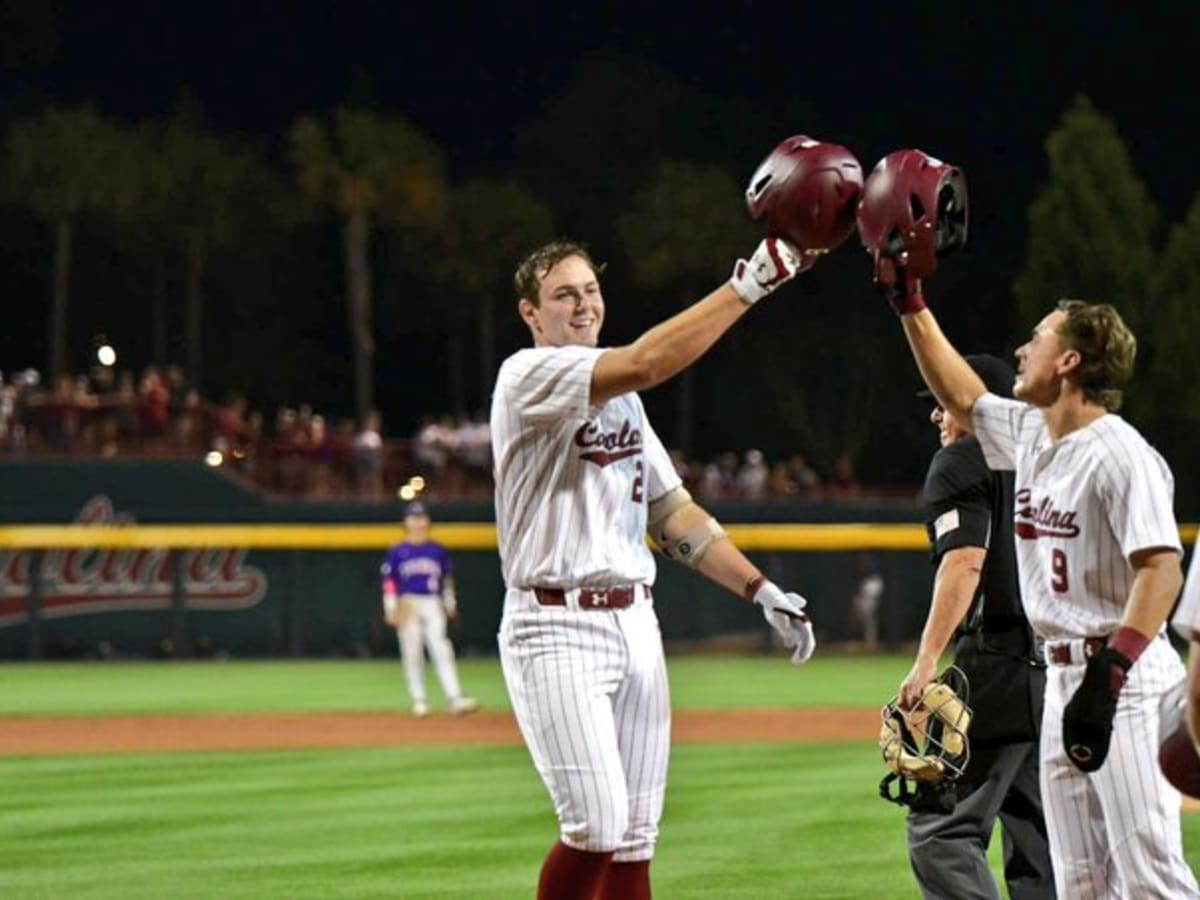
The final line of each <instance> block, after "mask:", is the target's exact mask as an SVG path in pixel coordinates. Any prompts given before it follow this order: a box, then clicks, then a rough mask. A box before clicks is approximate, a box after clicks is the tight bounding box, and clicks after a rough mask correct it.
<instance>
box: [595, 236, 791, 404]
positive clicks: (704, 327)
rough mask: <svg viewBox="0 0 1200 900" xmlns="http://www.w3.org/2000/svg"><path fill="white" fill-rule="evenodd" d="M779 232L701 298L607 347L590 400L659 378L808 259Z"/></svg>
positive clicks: (688, 360)
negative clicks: (622, 342)
mask: <svg viewBox="0 0 1200 900" xmlns="http://www.w3.org/2000/svg"><path fill="white" fill-rule="evenodd" d="M811 262H812V260H811V258H810V257H808V256H806V255H805V254H802V253H801V252H800V251H799V250H796V249H795V248H794V247H792V245H791V244H789V243H787V242H786V241H784V240H782V239H780V238H773V237H772V238H766V239H764V240H763V241H762V243H760V244H759V245H758V249H757V250H755V251H754V254H753V255H752V256H751V257H750V259H749V260H738V261H737V264H736V265H735V266H734V270H733V277H732V278H731V279H730V280H729V281H728V282H727V283H725V284H723V285H721V286H720V287H719V288H717V289H716V290H715V291H713V292H712V293H711V294H709V295H708V296H707V297H705V298H704V299H703V300H701V301H699V302H698V303H695V304H693V305H692V306H689V307H688V308H687V309H685V310H683V312H680V313H677V314H676V315H674V316H672V317H671V318H669V319H667V320H666V321H665V322H661V323H659V324H658V325H655V326H654V327H653V328H651V329H650V330H649V331H647V332H646V333H645V334H643V335H642V336H641V337H639V338H638V339H637V340H636V341H634V342H633V343H632V344H627V345H626V346H624V347H614V348H613V349H611V350H606V351H605V352H604V353H602V354H601V355H600V358H599V359H597V360H596V365H595V367H594V368H593V369H592V391H591V403H592V405H593V406H599V405H601V404H603V403H604V402H606V401H608V400H610V399H612V398H613V397H617V396H620V395H621V394H627V393H629V392H630V391H642V390H646V389H647V388H652V387H655V386H656V385H659V384H662V383H663V382H664V381H666V380H667V379H669V378H672V377H674V376H675V375H677V374H679V373H680V372H682V371H683V370H684V369H686V368H687V367H688V366H690V365H691V364H692V363H694V362H695V361H696V360H697V359H699V358H700V357H701V356H703V355H704V354H705V353H707V352H708V350H709V348H710V347H712V345H713V344H715V343H716V342H717V339H718V338H720V337H721V335H723V334H724V333H725V332H726V331H728V330H729V329H730V328H731V327H732V326H733V324H734V323H735V322H737V321H738V319H740V318H741V317H742V316H744V315H745V314H746V311H747V310H748V309H749V308H750V307H751V306H753V305H754V304H755V303H757V302H758V301H759V300H761V299H762V298H763V297H765V296H767V295H768V294H770V293H771V292H772V291H774V290H775V289H776V288H777V287H779V286H780V285H782V284H784V283H785V282H787V281H790V280H791V279H792V278H794V277H795V276H796V274H797V273H798V272H800V271H801V270H802V269H804V268H806V267H807V266H808V265H811Z"/></svg>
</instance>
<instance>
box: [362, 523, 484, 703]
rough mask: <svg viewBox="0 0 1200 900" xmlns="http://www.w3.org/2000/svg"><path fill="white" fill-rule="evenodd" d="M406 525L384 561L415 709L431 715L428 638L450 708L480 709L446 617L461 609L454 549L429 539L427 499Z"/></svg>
mask: <svg viewBox="0 0 1200 900" xmlns="http://www.w3.org/2000/svg"><path fill="white" fill-rule="evenodd" d="M404 529H405V540H404V541H403V542H402V543H399V544H397V545H396V546H394V547H392V548H391V549H390V550H388V552H387V557H386V558H385V559H384V562H383V568H382V574H383V617H384V619H385V621H387V623H388V624H389V625H391V626H392V627H393V628H395V629H396V633H397V635H398V636H399V640H400V656H401V658H402V659H403V662H404V679H405V681H406V682H407V683H408V696H409V698H410V699H411V700H412V711H413V715H414V716H417V717H424V716H427V715H429V699H428V697H427V696H426V694H425V657H424V653H423V652H422V644H424V646H425V649H427V650H428V651H429V658H430V659H431V660H433V668H434V669H435V670H436V672H437V675H438V680H439V681H440V682H441V683H442V691H443V693H445V695H446V699H447V700H448V701H449V703H450V711H451V712H453V713H454V714H455V715H462V714H464V713H469V712H474V711H475V710H477V709H479V704H478V703H477V702H476V701H475V699H474V698H472V697H464V696H463V693H462V688H461V687H460V686H459V683H458V667H457V666H456V665H455V662H454V646H453V645H452V644H451V643H450V639H449V638H447V637H446V617H447V616H455V615H457V614H458V600H457V598H456V596H455V594H454V577H453V574H452V572H451V564H450V554H449V553H447V552H446V548H445V547H443V546H442V545H441V544H439V543H437V542H436V541H431V540H430V539H429V513H428V512H426V510H425V507H424V505H423V504H420V503H410V504H409V505H408V506H407V508H406V509H405V511H404Z"/></svg>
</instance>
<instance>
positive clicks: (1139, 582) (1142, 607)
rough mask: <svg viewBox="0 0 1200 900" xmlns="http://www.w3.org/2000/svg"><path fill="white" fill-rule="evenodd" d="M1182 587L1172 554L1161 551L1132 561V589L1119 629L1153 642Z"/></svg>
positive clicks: (1181, 577)
mask: <svg viewBox="0 0 1200 900" xmlns="http://www.w3.org/2000/svg"><path fill="white" fill-rule="evenodd" d="M1182 586H1183V572H1182V571H1181V569H1180V565H1179V554H1177V553H1176V552H1175V551H1173V550H1162V551H1159V552H1155V553H1153V554H1150V555H1148V556H1146V557H1144V558H1142V559H1139V560H1135V564H1134V576H1133V588H1132V589H1131V590H1130V592H1129V603H1128V605H1127V606H1126V607H1125V616H1124V618H1123V619H1122V620H1121V626H1122V627H1123V628H1132V629H1133V630H1134V631H1137V632H1138V633H1140V634H1141V635H1142V636H1143V637H1146V638H1154V637H1155V636H1156V635H1157V634H1158V633H1159V631H1161V630H1162V627H1163V623H1164V622H1166V621H1167V616H1169V615H1170V614H1171V609H1172V607H1174V605H1175V600H1176V598H1177V597H1178V596H1179V589H1180V588H1181V587H1182Z"/></svg>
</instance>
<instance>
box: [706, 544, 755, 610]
mask: <svg viewBox="0 0 1200 900" xmlns="http://www.w3.org/2000/svg"><path fill="white" fill-rule="evenodd" d="M696 571H697V572H699V573H700V574H701V575H703V576H704V577H705V578H708V579H709V580H710V581H715V582H716V583H717V584H719V585H721V587H723V588H725V589H726V590H728V591H731V592H733V593H734V594H737V595H738V596H739V597H742V598H743V599H749V598H748V597H746V586H747V585H749V584H752V583H753V582H754V581H755V580H756V579H758V578H760V577H761V576H762V572H761V571H760V570H759V568H758V566H756V565H754V563H752V562H750V560H749V559H747V558H746V554H744V553H743V552H742V551H741V550H739V549H738V548H737V547H735V546H734V543H733V541H731V540H729V539H728V538H726V539H725V540H723V541H718V542H716V543H715V544H713V546H712V548H711V549H710V550H709V551H708V553H706V554H705V555H704V558H703V559H702V560H700V564H699V565H698V566H696Z"/></svg>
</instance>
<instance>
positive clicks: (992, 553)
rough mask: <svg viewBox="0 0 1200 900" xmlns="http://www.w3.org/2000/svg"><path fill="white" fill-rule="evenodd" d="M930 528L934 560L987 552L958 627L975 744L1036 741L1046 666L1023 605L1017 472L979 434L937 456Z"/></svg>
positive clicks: (929, 483) (929, 480) (928, 497)
mask: <svg viewBox="0 0 1200 900" xmlns="http://www.w3.org/2000/svg"><path fill="white" fill-rule="evenodd" d="M924 501H925V527H926V529H927V530H928V532H929V542H930V545H931V546H932V548H933V551H932V556H933V564H934V566H935V567H936V566H938V565H940V564H941V561H942V555H943V554H945V553H946V552H947V551H949V550H953V549H955V548H956V547H983V548H986V550H987V556H986V557H985V559H984V563H983V573H982V576H981V577H980V581H979V589H978V590H977V591H976V593H975V599H974V602H973V603H972V604H971V609H970V611H969V612H968V613H967V617H966V620H965V622H964V623H963V624H962V625H960V626H959V629H958V641H957V642H956V644H955V648H954V649H955V664H956V665H958V667H959V668H960V669H961V670H962V671H963V672H964V673H965V674H966V675H967V676H968V680H969V683H970V696H971V700H970V702H971V705H972V707H973V708H974V710H975V718H974V720H973V721H972V723H971V735H972V738H971V739H972V742H973V743H975V744H978V745H981V746H982V745H989V744H990V745H1002V744H1009V743H1015V742H1023V741H1032V740H1035V739H1036V738H1037V735H1038V726H1039V723H1040V721H1041V717H1042V697H1043V694H1044V690H1045V683H1046V681H1045V679H1046V674H1045V664H1044V663H1043V662H1042V660H1041V654H1040V652H1039V650H1040V648H1038V647H1037V644H1036V642H1035V641H1034V638H1033V632H1032V630H1031V629H1030V627H1029V622H1028V620H1027V619H1026V618H1025V612H1024V610H1023V609H1022V607H1021V593H1020V587H1019V582H1018V579H1017V560H1016V546H1015V542H1014V539H1013V473H1012V472H993V471H991V470H989V469H988V467H987V463H985V462H984V459H983V450H982V449H981V448H980V446H979V441H978V440H976V439H975V438H974V437H971V436H967V437H962V438H959V439H958V440H957V441H955V442H954V443H953V444H951V445H949V446H948V447H943V448H942V449H940V450H939V451H938V452H937V453H936V454H934V457H933V461H932V462H930V464H929V472H928V474H927V475H926V476H925V489H924Z"/></svg>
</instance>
